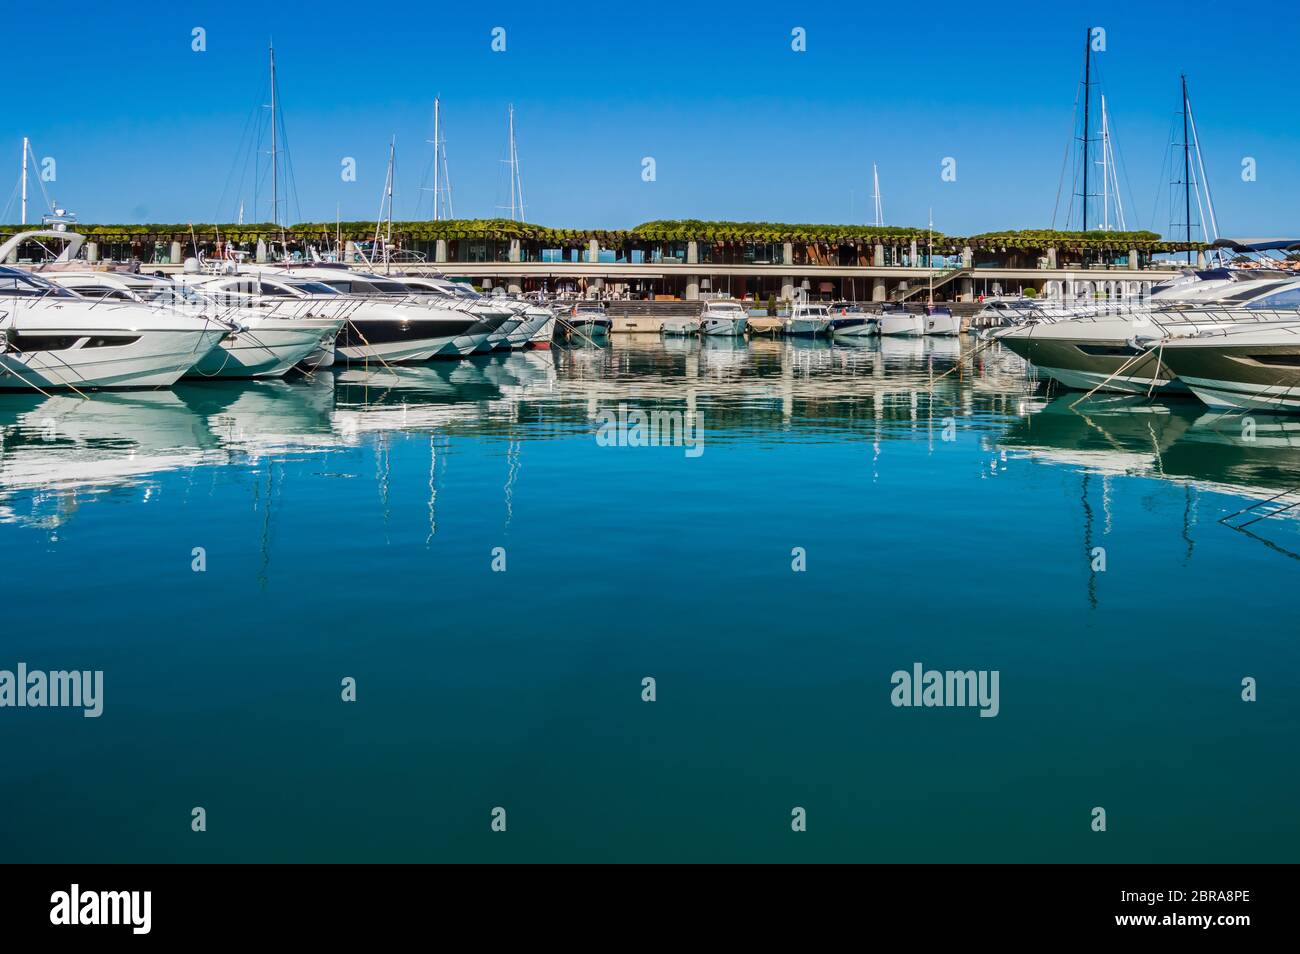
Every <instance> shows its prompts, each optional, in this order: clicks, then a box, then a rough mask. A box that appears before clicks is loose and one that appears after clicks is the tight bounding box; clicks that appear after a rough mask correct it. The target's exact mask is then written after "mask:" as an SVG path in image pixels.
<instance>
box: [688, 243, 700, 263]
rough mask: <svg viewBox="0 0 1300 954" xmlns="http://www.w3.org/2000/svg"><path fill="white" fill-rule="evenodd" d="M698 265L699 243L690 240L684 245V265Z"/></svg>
mask: <svg viewBox="0 0 1300 954" xmlns="http://www.w3.org/2000/svg"><path fill="white" fill-rule="evenodd" d="M699 263H700V243H699V242H697V241H695V240H694V239H691V240H690V241H689V242H687V243H686V264H687V265H698V264H699Z"/></svg>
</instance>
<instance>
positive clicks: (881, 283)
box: [871, 245, 888, 301]
mask: <svg viewBox="0 0 1300 954" xmlns="http://www.w3.org/2000/svg"><path fill="white" fill-rule="evenodd" d="M876 248H880V246H879V245H877V246H876ZM887 297H888V296H887V295H886V293H885V280H884V279H883V278H873V279H872V280H871V300H872V301H884V300H885V299H886V298H887Z"/></svg>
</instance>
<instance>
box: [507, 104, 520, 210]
mask: <svg viewBox="0 0 1300 954" xmlns="http://www.w3.org/2000/svg"><path fill="white" fill-rule="evenodd" d="M508 125H509V127H510V146H509V153H510V218H511V219H512V220H514V219H515V218H516V216H515V179H516V176H517V175H518V169H517V167H516V165H515V163H516V162H517V161H518V160H517V159H516V158H515V104H514V103H511V104H510V108H509V121H508Z"/></svg>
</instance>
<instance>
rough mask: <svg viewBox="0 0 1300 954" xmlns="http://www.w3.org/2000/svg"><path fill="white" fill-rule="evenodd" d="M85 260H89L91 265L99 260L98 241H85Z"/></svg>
mask: <svg viewBox="0 0 1300 954" xmlns="http://www.w3.org/2000/svg"><path fill="white" fill-rule="evenodd" d="M86 261H88V262H90V263H91V264H92V265H93V264H94V263H95V262H98V261H99V243H98V242H87V243H86Z"/></svg>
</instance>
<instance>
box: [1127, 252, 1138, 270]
mask: <svg viewBox="0 0 1300 954" xmlns="http://www.w3.org/2000/svg"><path fill="white" fill-rule="evenodd" d="M1128 267H1129V268H1133V269H1136V268H1137V267H1138V250H1137V249H1135V248H1131V249H1129V250H1128Z"/></svg>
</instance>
